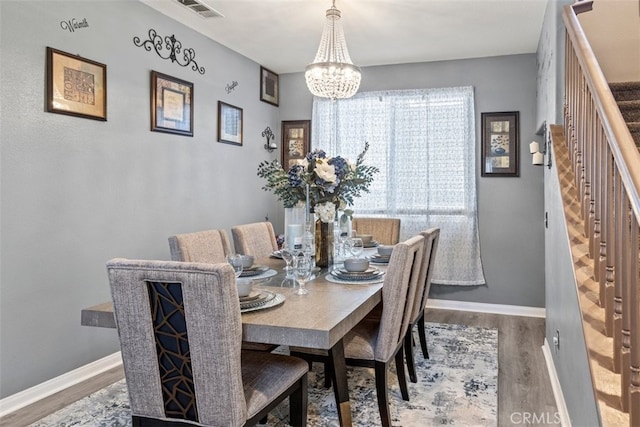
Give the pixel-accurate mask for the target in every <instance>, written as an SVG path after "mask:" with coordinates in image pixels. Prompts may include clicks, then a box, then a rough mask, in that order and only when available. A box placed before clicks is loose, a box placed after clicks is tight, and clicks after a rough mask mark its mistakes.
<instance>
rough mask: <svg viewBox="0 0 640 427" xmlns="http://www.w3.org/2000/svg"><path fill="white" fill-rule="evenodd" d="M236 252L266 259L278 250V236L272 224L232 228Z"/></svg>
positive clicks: (244, 225) (245, 225)
mask: <svg viewBox="0 0 640 427" xmlns="http://www.w3.org/2000/svg"><path fill="white" fill-rule="evenodd" d="M231 234H232V235H233V245H234V246H235V248H236V252H238V253H239V254H243V255H253V256H255V257H256V258H266V257H268V256H269V255H271V254H272V253H273V251H277V250H278V242H277V241H276V234H275V232H274V231H273V225H271V223H270V222H255V223H252V224H243V225H236V226H235V227H232V228H231Z"/></svg>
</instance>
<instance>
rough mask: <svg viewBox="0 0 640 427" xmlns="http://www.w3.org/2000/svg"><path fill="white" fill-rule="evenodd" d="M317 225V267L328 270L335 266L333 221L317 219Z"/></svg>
mask: <svg viewBox="0 0 640 427" xmlns="http://www.w3.org/2000/svg"><path fill="white" fill-rule="evenodd" d="M315 225H316V228H315V244H316V266H317V267H322V268H327V267H329V266H330V265H333V221H332V222H322V221H320V219H316V224H315Z"/></svg>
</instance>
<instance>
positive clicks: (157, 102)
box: [151, 71, 193, 136]
mask: <svg viewBox="0 0 640 427" xmlns="http://www.w3.org/2000/svg"><path fill="white" fill-rule="evenodd" d="M151 130H152V131H154V132H166V133H175V134H178V135H185V136H193V83H189V82H186V81H184V80H180V79H177V78H175V77H171V76H168V75H166V74H162V73H158V72H157V71H151Z"/></svg>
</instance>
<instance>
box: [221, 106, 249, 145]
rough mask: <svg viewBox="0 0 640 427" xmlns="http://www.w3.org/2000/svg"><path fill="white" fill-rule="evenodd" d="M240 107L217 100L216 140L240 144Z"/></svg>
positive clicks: (241, 123)
mask: <svg viewBox="0 0 640 427" xmlns="http://www.w3.org/2000/svg"><path fill="white" fill-rule="evenodd" d="M242 114H243V112H242V108H240V107H236V106H234V105H231V104H227V103H226V102H222V101H218V142H223V143H225V144H233V145H240V146H242V125H243V119H242Z"/></svg>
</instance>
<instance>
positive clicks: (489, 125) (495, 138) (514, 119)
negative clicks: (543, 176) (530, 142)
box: [481, 111, 520, 177]
mask: <svg viewBox="0 0 640 427" xmlns="http://www.w3.org/2000/svg"><path fill="white" fill-rule="evenodd" d="M518 116H519V112H518V111H510V112H504V113H482V114H481V117H482V157H481V163H482V176H487V177H490V176H520V167H519V163H520V149H519V147H520V144H519V143H518V134H519V131H518Z"/></svg>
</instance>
